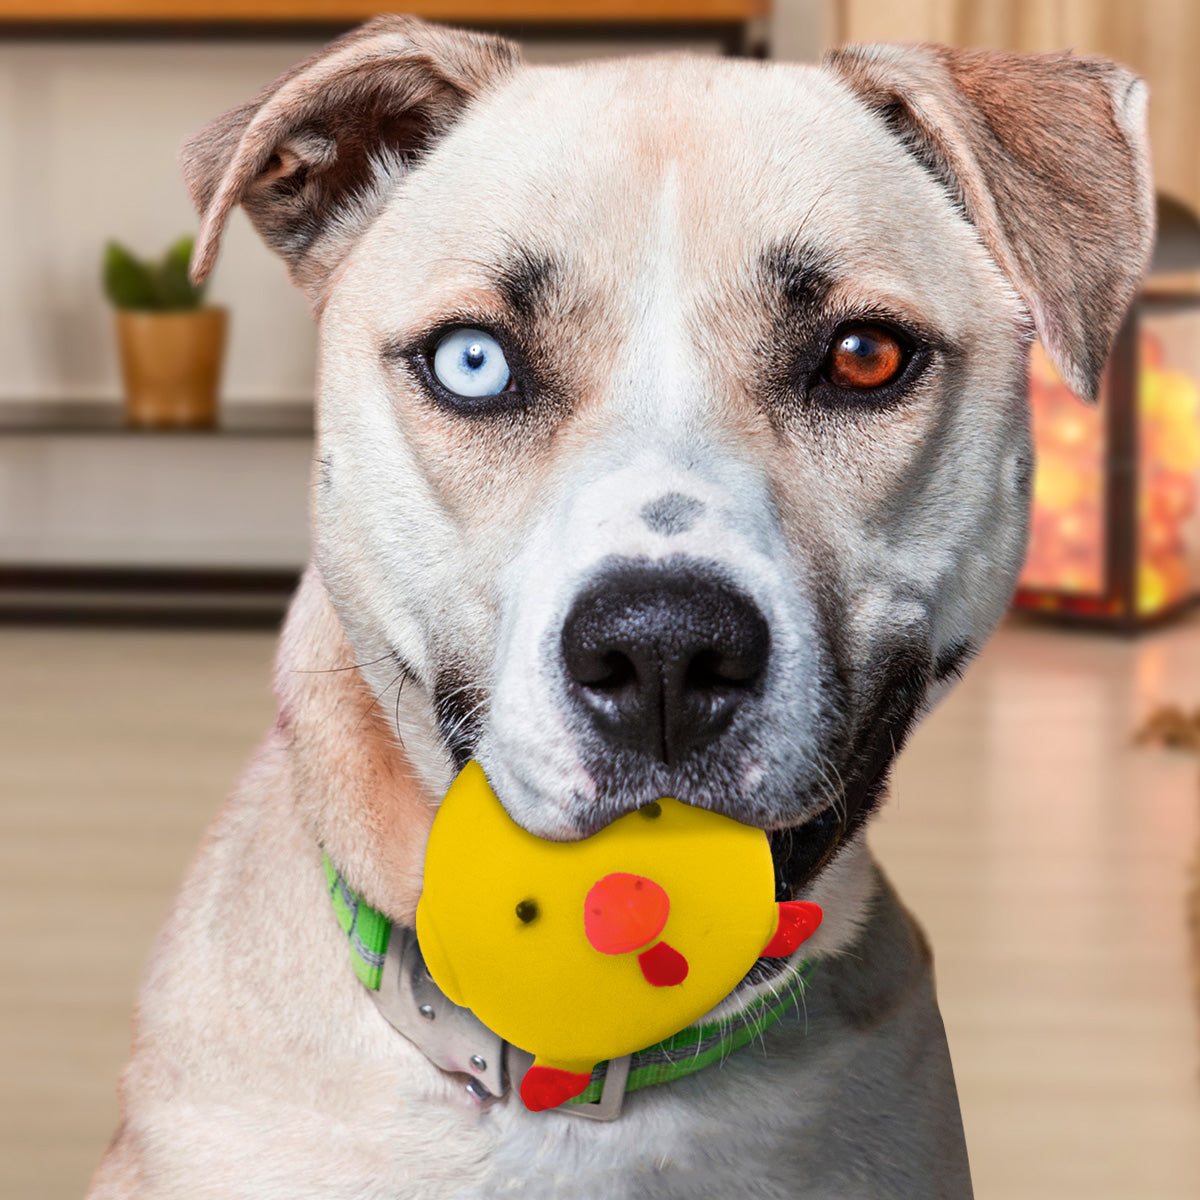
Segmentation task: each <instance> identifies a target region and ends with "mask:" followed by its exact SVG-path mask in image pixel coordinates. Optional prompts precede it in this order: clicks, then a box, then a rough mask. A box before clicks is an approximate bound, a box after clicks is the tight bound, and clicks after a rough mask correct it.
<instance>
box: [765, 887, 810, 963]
mask: <svg viewBox="0 0 1200 1200" xmlns="http://www.w3.org/2000/svg"><path fill="white" fill-rule="evenodd" d="M824 915H825V914H824V913H823V912H822V911H821V906H820V905H819V904H810V903H809V902H808V901H807V900H785V901H783V903H782V904H780V905H779V924H778V925H777V926H776V927H775V934H774V936H773V937H772V938H771V940H770V941H769V942H768V943H767V944H766V945H765V946H764V947H763V951H762V956H763V957H764V958H786V957H787V956H788V955H789V954H791V953H792V952H793V951H795V950H796V949H797V948H798V947H799V946H800V945H801V944H802V943H803V942H806V941H807V940H808V939H809V938H810V937H811V936H812V935H813V934H814V933H815V932H816V931H817V926H818V925H820V924H821V919H822V917H823V916H824Z"/></svg>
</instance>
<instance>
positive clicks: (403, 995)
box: [371, 925, 505, 1103]
mask: <svg viewBox="0 0 1200 1200" xmlns="http://www.w3.org/2000/svg"><path fill="white" fill-rule="evenodd" d="M371 995H372V997H373V998H374V1000H375V1004H376V1005H377V1007H378V1008H379V1011H380V1013H382V1014H383V1016H384V1018H385V1019H386V1020H387V1022H388V1024H389V1025H391V1026H392V1028H393V1029H395V1030H396V1031H397V1032H398V1033H400V1034H403V1036H404V1037H406V1038H407V1039H408V1040H409V1041H410V1042H412V1043H413V1045H414V1046H416V1047H417V1049H418V1050H420V1051H421V1053H422V1054H424V1055H425V1057H426V1058H427V1059H429V1061H430V1062H431V1063H433V1065H434V1066H435V1067H439V1068H441V1070H443V1071H452V1072H456V1073H458V1074H462V1075H467V1076H469V1077H470V1082H469V1083H468V1084H467V1090H468V1091H469V1092H470V1093H471V1095H472V1096H473V1097H474V1098H475V1099H476V1100H478V1101H480V1102H481V1103H483V1102H485V1101H487V1100H490V1099H492V1098H493V1097H496V1096H503V1095H504V1091H505V1087H504V1042H503V1041H502V1040H501V1039H500V1037H499V1036H498V1035H497V1034H494V1033H493V1032H492V1031H491V1030H490V1029H488V1027H487V1026H486V1025H484V1024H483V1022H482V1021H480V1020H479V1018H478V1017H477V1016H475V1014H474V1013H473V1012H471V1010H470V1009H467V1008H461V1007H459V1005H457V1004H455V1003H454V1002H453V1001H452V1000H450V999H449V998H448V997H447V996H446V995H445V993H444V992H443V991H442V990H441V988H439V987H438V985H437V984H436V983H434V981H433V977H432V976H431V975H430V974H429V969H428V968H427V967H426V966H425V959H424V958H423V957H422V956H421V948H420V946H419V945H418V944H417V935H416V933H415V932H414V931H413V930H411V929H407V928H405V927H403V926H401V925H393V926H392V936H391V938H390V939H389V942H388V949H387V957H386V958H385V959H384V963H383V976H382V978H381V979H380V982H379V988H378V990H377V991H373V992H372V993H371Z"/></svg>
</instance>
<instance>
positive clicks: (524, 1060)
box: [504, 1042, 633, 1121]
mask: <svg viewBox="0 0 1200 1200" xmlns="http://www.w3.org/2000/svg"><path fill="white" fill-rule="evenodd" d="M504 1053H505V1057H506V1063H507V1068H508V1079H509V1082H510V1083H511V1084H512V1086H513V1089H514V1090H519V1089H520V1086H521V1080H522V1079H524V1078H525V1072H526V1071H528V1070H529V1068H530V1067H531V1066H533V1055H532V1054H530V1053H528V1052H527V1051H525V1050H522V1049H520V1048H519V1047H517V1046H514V1045H513V1044H512V1043H511V1042H509V1043H506V1045H505V1048H504ZM632 1059H633V1055H632V1054H626V1055H625V1056H624V1057H623V1058H613V1059H609V1061H608V1065H607V1067H606V1068H605V1071H604V1083H603V1085H602V1086H601V1088H600V1099H599V1100H591V1101H589V1102H588V1103H587V1104H571V1103H567V1104H560V1105H559V1106H558V1107H557V1108H552V1109H550V1110H548V1111H550V1112H552V1113H559V1114H560V1115H562V1116H564V1117H582V1118H583V1119H584V1120H585V1121H615V1120H616V1119H617V1118H618V1117H619V1116H620V1115H621V1108H622V1106H623V1105H624V1103H625V1085H626V1083H627V1082H628V1080H629V1064H630V1062H631V1061H632Z"/></svg>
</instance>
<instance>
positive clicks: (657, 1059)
mask: <svg viewBox="0 0 1200 1200" xmlns="http://www.w3.org/2000/svg"><path fill="white" fill-rule="evenodd" d="M812 969H813V965H812V963H809V962H805V963H802V964H801V965H800V967H799V969H798V971H797V973H796V974H795V975H793V976H792V977H791V978H790V979H789V980H788V981H787V983H786V984H785V985H784V987H783V989H782V990H781V991H779V992H776V993H773V994H772V993H766V994H764V995H762V996H759V997H758V998H757V999H756V1000H754V1001H752V1002H751V1003H750V1004H748V1005H747V1006H746V1007H745V1008H744V1009H742V1011H741V1012H739V1013H737V1014H736V1015H735V1016H733V1017H730V1018H728V1019H727V1020H724V1021H713V1022H710V1023H709V1024H707V1025H700V1026H694V1025H692V1026H689V1027H688V1028H687V1029H681V1030H680V1031H679V1032H678V1033H676V1034H674V1035H672V1036H671V1037H669V1038H667V1039H666V1040H665V1041H661V1042H659V1043H658V1044H657V1045H654V1046H648V1047H647V1048H646V1049H645V1050H638V1051H636V1052H635V1053H634V1055H633V1059H632V1061H631V1062H630V1064H629V1079H628V1081H627V1082H626V1084H625V1091H626V1092H627V1093H628V1092H636V1091H637V1090H638V1089H639V1088H644V1087H652V1086H653V1085H654V1084H656V1083H670V1082H671V1081H672V1080H675V1079H683V1078H684V1077H685V1076H687V1075H692V1074H694V1073H695V1072H696V1071H700V1070H703V1069H704V1068H705V1067H707V1066H709V1065H711V1064H712V1063H721V1062H724V1061H725V1059H726V1058H728V1057H729V1055H731V1054H732V1053H733V1052H734V1051H735V1050H740V1049H741V1048H742V1047H743V1046H745V1045H747V1044H748V1043H749V1042H751V1041H753V1040H754V1039H755V1038H756V1037H758V1036H759V1034H761V1033H763V1032H764V1031H765V1030H767V1029H769V1028H770V1027H771V1026H772V1025H774V1024H775V1022H776V1021H778V1020H779V1018H780V1017H782V1016H783V1014H784V1013H785V1012H786V1011H787V1010H788V1009H789V1008H790V1007H791V1006H792V1005H794V1004H798V1003H799V1002H800V1000H801V998H802V997H803V995H804V988H805V985H806V984H807V983H808V979H809V976H810V975H811V974H812ZM607 1071H608V1064H607V1063H599V1064H597V1066H596V1069H595V1070H594V1071H593V1072H592V1082H591V1083H589V1084H588V1086H587V1088H586V1090H584V1091H583V1092H581V1093H580V1094H579V1095H578V1096H576V1097H574V1098H573V1099H571V1100H568V1101H567V1103H568V1104H593V1103H595V1102H596V1101H598V1100H599V1099H600V1093H601V1092H602V1091H603V1090H604V1076H605V1074H606V1073H607Z"/></svg>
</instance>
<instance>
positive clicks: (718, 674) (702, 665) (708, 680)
mask: <svg viewBox="0 0 1200 1200" xmlns="http://www.w3.org/2000/svg"><path fill="white" fill-rule="evenodd" d="M762 668H763V659H762V658H761V657H760V656H757V655H730V654H721V653H719V652H718V651H716V650H702V651H701V652H700V653H699V654H697V655H696V657H695V658H693V659H692V661H691V662H690V663H688V665H687V670H686V672H685V673H684V678H683V685H684V688H685V689H686V690H688V691H693V692H710V691H711V692H716V691H721V690H723V689H740V688H749V687H750V686H752V685H753V684H754V683H755V681H756V680H757V679H758V677H759V675H761V674H762Z"/></svg>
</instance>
